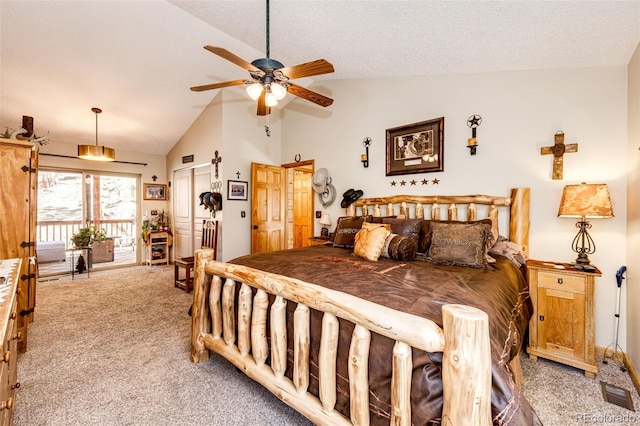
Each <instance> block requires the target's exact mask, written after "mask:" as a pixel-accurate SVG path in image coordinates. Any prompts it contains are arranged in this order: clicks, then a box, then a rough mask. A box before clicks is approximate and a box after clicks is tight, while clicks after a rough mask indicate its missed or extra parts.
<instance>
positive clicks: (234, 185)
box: [227, 180, 249, 201]
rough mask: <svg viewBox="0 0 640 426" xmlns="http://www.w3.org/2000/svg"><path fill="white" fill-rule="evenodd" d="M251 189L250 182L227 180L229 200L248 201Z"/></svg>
mask: <svg viewBox="0 0 640 426" xmlns="http://www.w3.org/2000/svg"><path fill="white" fill-rule="evenodd" d="M248 190H249V182H243V181H241V180H228V181H227V200H242V201H247V196H248V194H247V191H248Z"/></svg>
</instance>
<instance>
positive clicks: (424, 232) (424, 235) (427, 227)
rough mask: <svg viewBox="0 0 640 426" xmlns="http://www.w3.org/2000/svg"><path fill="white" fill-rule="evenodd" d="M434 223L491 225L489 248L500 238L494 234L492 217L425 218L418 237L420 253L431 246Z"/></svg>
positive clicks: (425, 251) (426, 250)
mask: <svg viewBox="0 0 640 426" xmlns="http://www.w3.org/2000/svg"><path fill="white" fill-rule="evenodd" d="M434 223H468V224H474V223H483V224H486V225H488V226H489V236H488V241H487V244H488V248H487V250H488V249H489V248H491V247H493V245H494V244H495V242H496V241H497V239H498V236H497V235H493V229H492V224H493V222H492V221H491V219H489V218H487V219H481V220H473V221H455V220H442V221H441V220H423V221H422V223H421V224H420V236H419V239H418V253H427V252H428V251H429V246H430V245H431V230H432V228H431V226H432V224H434ZM487 260H488V261H491V260H493V261H494V262H495V259H490V258H489V259H487Z"/></svg>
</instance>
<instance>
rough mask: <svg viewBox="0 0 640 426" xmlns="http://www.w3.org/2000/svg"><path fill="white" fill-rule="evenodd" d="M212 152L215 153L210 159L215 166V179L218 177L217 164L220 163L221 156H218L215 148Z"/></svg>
mask: <svg viewBox="0 0 640 426" xmlns="http://www.w3.org/2000/svg"><path fill="white" fill-rule="evenodd" d="M214 154H215V157H213V159H212V160H211V164H213V165H214V166H216V179H218V164H220V163H222V157H219V156H218V150H217V149H216V152H215V153H214Z"/></svg>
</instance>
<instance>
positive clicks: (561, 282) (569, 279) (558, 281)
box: [538, 271, 587, 293]
mask: <svg viewBox="0 0 640 426" xmlns="http://www.w3.org/2000/svg"><path fill="white" fill-rule="evenodd" d="M586 282H587V280H586V278H585V277H584V276H579V275H568V274H556V273H553V272H544V271H538V287H543V288H551V289H554V290H562V291H571V292H574V293H584V291H585V285H586Z"/></svg>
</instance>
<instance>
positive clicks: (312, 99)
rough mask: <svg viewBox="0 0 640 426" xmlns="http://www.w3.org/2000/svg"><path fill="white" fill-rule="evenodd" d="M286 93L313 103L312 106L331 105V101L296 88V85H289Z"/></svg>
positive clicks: (309, 91)
mask: <svg viewBox="0 0 640 426" xmlns="http://www.w3.org/2000/svg"><path fill="white" fill-rule="evenodd" d="M288 91H289V93H291V94H293V95H296V96H298V97H300V98H302V99H306V100H308V101H310V102H313V103H314V104H318V105H320V106H323V107H328V106H329V105H331V104H332V103H333V99H331V98H328V97H326V96H324V95H321V94H320V93H317V92H314V91H313V90H309V89H306V88H304V87H302V86H298V85H297V84H291V85H290V86H289V89H288Z"/></svg>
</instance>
